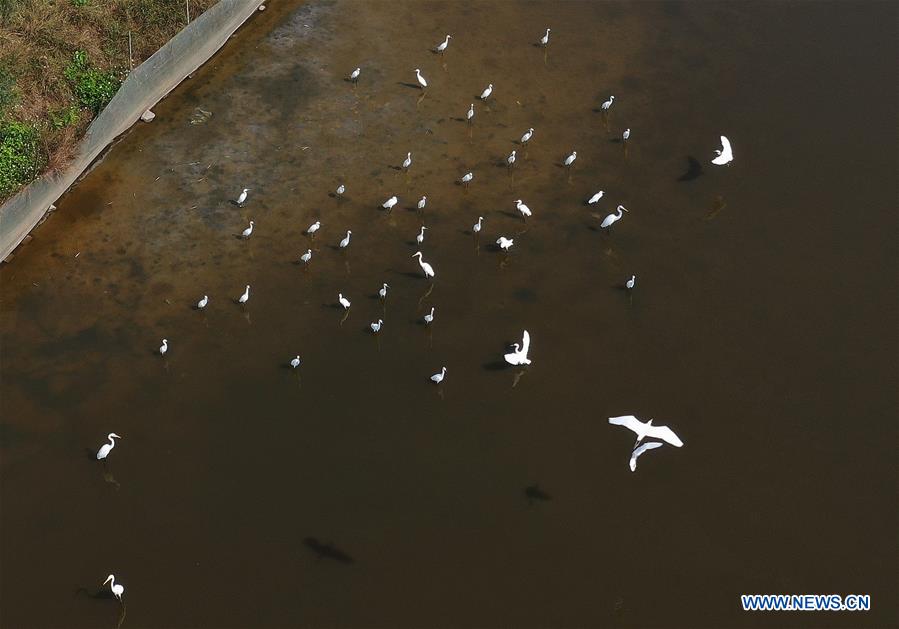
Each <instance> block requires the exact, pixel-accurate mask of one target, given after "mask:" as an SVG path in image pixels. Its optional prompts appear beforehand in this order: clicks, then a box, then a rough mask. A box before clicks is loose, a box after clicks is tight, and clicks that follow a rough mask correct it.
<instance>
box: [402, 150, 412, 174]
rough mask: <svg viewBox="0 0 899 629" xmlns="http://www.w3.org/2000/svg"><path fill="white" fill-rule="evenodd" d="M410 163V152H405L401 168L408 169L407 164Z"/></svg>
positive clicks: (409, 164)
mask: <svg viewBox="0 0 899 629" xmlns="http://www.w3.org/2000/svg"><path fill="white" fill-rule="evenodd" d="M411 165H412V152H411V151H410V152H408V153H406V159H404V160H403V170H409V166H411Z"/></svg>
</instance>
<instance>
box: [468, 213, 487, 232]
mask: <svg viewBox="0 0 899 629" xmlns="http://www.w3.org/2000/svg"><path fill="white" fill-rule="evenodd" d="M483 222H484V217H483V216H479V217H478V222H477V223H475V224H474V225H472V227H471V231H472V232H474V233H475V234H477V233H480V231H481V223H483Z"/></svg>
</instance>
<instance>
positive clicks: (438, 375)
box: [431, 367, 446, 384]
mask: <svg viewBox="0 0 899 629" xmlns="http://www.w3.org/2000/svg"><path fill="white" fill-rule="evenodd" d="M445 377H446V367H444V368H443V369H441V370H440V373H435V374H434V375H433V376H431V382H434V383H435V384H440V383H441V382H443V379H444V378H445Z"/></svg>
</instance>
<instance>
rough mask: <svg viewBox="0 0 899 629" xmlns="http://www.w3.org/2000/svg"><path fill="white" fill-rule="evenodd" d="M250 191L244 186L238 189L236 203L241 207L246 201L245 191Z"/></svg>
mask: <svg viewBox="0 0 899 629" xmlns="http://www.w3.org/2000/svg"><path fill="white" fill-rule="evenodd" d="M249 191H250V189H249V188H244V189H243V190H241V191H240V194H239V195H237V205H239V206H240V207H243V204H244V203H246V202H247V193H248V192H249Z"/></svg>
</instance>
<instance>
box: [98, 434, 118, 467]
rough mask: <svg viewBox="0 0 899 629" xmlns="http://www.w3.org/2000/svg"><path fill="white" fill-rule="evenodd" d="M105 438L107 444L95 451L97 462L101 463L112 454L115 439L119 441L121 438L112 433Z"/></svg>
mask: <svg viewBox="0 0 899 629" xmlns="http://www.w3.org/2000/svg"><path fill="white" fill-rule="evenodd" d="M106 438H107V439H109V443H104V444H103V445H102V446H100V449H99V450H97V460H98V461H102V460H103V459H105V458H106V457H108V456H109V453H110V452H112V449H113V448H114V447H115V439H121V437H120V436H118V435H117V434H115V433H114V432H111V433H109V434H108V435H106Z"/></svg>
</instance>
